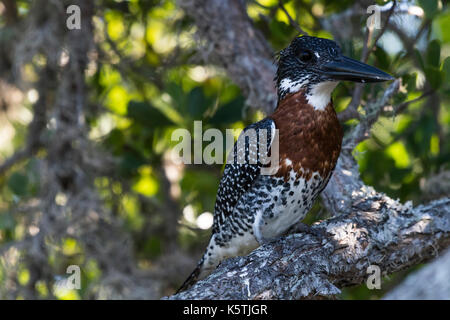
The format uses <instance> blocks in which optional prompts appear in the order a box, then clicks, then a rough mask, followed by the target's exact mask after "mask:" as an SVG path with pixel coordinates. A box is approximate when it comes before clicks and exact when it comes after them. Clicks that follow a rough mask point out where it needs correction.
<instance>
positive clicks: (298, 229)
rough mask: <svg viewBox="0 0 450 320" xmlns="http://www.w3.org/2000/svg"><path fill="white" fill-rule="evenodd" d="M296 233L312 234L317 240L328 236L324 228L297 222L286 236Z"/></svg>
mask: <svg viewBox="0 0 450 320" xmlns="http://www.w3.org/2000/svg"><path fill="white" fill-rule="evenodd" d="M294 233H303V234H310V235H313V236H315V237H317V238H324V237H326V236H327V232H326V230H325V229H324V228H318V227H312V226H309V225H307V224H305V223H303V222H297V223H296V224H294V225H293V226H292V227H290V228H289V229H288V230H287V231H286V233H285V235H289V234H294Z"/></svg>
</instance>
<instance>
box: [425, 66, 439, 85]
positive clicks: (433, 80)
mask: <svg viewBox="0 0 450 320" xmlns="http://www.w3.org/2000/svg"><path fill="white" fill-rule="evenodd" d="M425 75H426V77H427V80H428V82H429V83H430V85H431V87H432V88H433V89H439V87H440V86H441V84H442V73H441V71H440V70H439V68H436V67H433V66H428V67H426V68H425Z"/></svg>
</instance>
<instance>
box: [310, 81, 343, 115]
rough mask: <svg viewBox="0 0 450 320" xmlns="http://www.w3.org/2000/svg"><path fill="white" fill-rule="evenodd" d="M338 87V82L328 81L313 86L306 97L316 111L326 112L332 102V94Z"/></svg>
mask: <svg viewBox="0 0 450 320" xmlns="http://www.w3.org/2000/svg"><path fill="white" fill-rule="evenodd" d="M337 85H338V82H337V81H327V82H321V83H318V84H316V85H314V86H312V87H311V90H310V92H309V93H308V94H307V95H306V99H307V100H308V103H309V104H310V105H312V106H313V108H314V109H315V110H321V111H322V110H324V109H325V107H326V106H327V105H328V103H329V102H330V101H331V93H332V92H333V90H334V88H336V86H337Z"/></svg>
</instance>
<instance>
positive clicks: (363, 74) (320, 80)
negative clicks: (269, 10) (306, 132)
mask: <svg viewBox="0 0 450 320" xmlns="http://www.w3.org/2000/svg"><path fill="white" fill-rule="evenodd" d="M393 79H394V78H393V77H392V76H390V75H389V74H387V73H385V72H383V71H381V70H379V69H377V68H374V67H372V66H369V65H367V64H365V63H362V62H359V61H357V60H354V59H351V58H348V57H346V56H344V55H342V52H341V48H340V47H339V46H338V45H337V44H336V42H334V41H332V40H328V39H322V38H316V37H310V36H302V37H298V38H295V39H294V40H293V41H292V42H291V44H290V45H289V46H288V47H287V48H286V49H284V50H282V51H281V52H280V54H279V59H278V70H277V76H276V81H277V91H278V100H279V101H280V100H282V99H283V98H284V97H285V96H286V95H287V94H289V93H295V92H298V91H301V90H302V91H303V92H304V93H305V95H306V98H307V100H308V102H309V104H311V105H312V106H313V107H314V108H315V109H318V110H323V109H324V108H325V107H326V106H327V104H328V103H329V102H330V99H331V92H332V91H333V90H334V88H335V87H336V85H337V84H338V83H339V81H342V80H347V81H355V82H381V81H387V80H393Z"/></svg>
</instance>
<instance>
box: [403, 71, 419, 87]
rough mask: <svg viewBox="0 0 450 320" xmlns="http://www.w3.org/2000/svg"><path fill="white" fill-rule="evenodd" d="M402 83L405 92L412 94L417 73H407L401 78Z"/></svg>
mask: <svg viewBox="0 0 450 320" xmlns="http://www.w3.org/2000/svg"><path fill="white" fill-rule="evenodd" d="M402 82H403V83H406V91H407V92H413V91H415V90H416V82H417V72H414V73H412V74H410V73H408V74H405V75H404V76H403V81H402Z"/></svg>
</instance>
